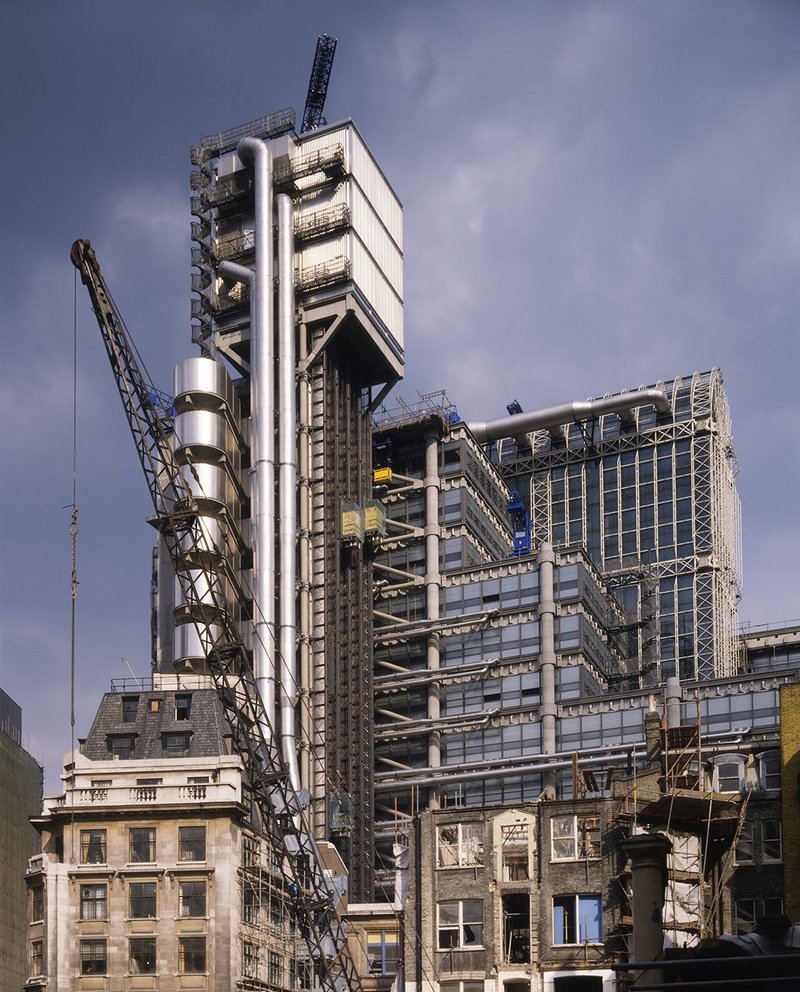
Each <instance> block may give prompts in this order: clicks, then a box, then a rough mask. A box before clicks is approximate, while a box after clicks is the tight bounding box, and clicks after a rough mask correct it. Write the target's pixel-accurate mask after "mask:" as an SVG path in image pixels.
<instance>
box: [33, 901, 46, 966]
mask: <svg viewBox="0 0 800 992" xmlns="http://www.w3.org/2000/svg"><path fill="white" fill-rule="evenodd" d="M43 919H44V886H43V885H35V886H34V887H33V888H32V889H31V923H36V921H37V920H43ZM37 974H38V972H37Z"/></svg>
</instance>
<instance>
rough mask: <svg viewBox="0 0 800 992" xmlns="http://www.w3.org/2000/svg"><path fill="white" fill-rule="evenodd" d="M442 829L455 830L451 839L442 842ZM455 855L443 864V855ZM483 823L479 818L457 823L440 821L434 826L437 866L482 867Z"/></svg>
mask: <svg viewBox="0 0 800 992" xmlns="http://www.w3.org/2000/svg"><path fill="white" fill-rule="evenodd" d="M444 831H455V835H454V837H453V840H452V841H446V842H443V840H442V834H443V832H444ZM446 856H448V857H455V862H454V863H452V864H444V863H443V862H444V860H445V857H446ZM483 866H484V843H483V824H482V823H481V822H480V820H464V821H459V822H458V823H440V824H438V825H437V827H436V867H437V868H483Z"/></svg>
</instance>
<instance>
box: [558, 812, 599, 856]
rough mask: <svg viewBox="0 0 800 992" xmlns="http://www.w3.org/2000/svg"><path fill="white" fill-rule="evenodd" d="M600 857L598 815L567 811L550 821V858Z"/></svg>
mask: <svg viewBox="0 0 800 992" xmlns="http://www.w3.org/2000/svg"><path fill="white" fill-rule="evenodd" d="M599 857H600V817H599V816H582V815H581V814H577V815H576V814H572V813H568V814H566V815H564V816H554V817H553V818H552V819H551V821H550V858H551V860H552V861H576V860H577V859H579V858H599Z"/></svg>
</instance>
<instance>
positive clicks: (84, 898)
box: [79, 882, 108, 920]
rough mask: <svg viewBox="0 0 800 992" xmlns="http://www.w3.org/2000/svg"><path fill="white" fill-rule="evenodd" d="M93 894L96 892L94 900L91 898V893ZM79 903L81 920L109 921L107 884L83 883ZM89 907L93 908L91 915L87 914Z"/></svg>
mask: <svg viewBox="0 0 800 992" xmlns="http://www.w3.org/2000/svg"><path fill="white" fill-rule="evenodd" d="M92 892H94V898H91V897H90V893H92ZM79 901H80V906H79V919H81V920H107V919H108V885H107V883H106V882H84V883H82V884H81V887H80V894H79ZM87 907H92V911H91V912H90V913H87V912H86V909H87ZM98 914H102V915H98Z"/></svg>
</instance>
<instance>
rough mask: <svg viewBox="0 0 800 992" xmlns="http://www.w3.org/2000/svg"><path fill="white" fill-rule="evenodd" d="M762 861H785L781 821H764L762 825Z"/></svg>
mask: <svg viewBox="0 0 800 992" xmlns="http://www.w3.org/2000/svg"><path fill="white" fill-rule="evenodd" d="M761 843H762V846H761V859H762V861H783V841H782V838H781V821H780V820H763V821H762V823H761Z"/></svg>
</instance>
